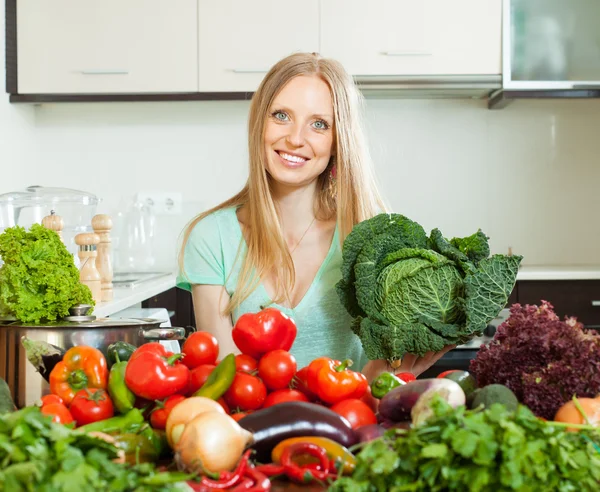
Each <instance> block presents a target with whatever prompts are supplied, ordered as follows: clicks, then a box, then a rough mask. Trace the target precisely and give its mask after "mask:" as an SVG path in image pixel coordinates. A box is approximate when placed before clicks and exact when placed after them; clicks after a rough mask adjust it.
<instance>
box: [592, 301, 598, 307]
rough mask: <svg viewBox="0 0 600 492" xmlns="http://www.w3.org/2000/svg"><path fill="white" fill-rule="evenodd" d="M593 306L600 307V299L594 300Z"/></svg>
mask: <svg viewBox="0 0 600 492" xmlns="http://www.w3.org/2000/svg"><path fill="white" fill-rule="evenodd" d="M592 306H594V307H600V301H592Z"/></svg>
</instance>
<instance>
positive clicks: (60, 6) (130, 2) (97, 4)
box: [17, 0, 198, 94]
mask: <svg viewBox="0 0 600 492" xmlns="http://www.w3.org/2000/svg"><path fill="white" fill-rule="evenodd" d="M197 9H198V5H197V0H170V1H165V0H102V1H97V0H19V1H18V2H17V46H18V48H17V49H18V54H17V56H18V86H19V92H20V93H22V94H36V93H46V94H48V93H57V94H58V93H61V94H64V93H73V94H103V93H168V92H194V91H197V90H198V44H197Z"/></svg>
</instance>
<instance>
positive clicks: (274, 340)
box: [231, 308, 297, 360]
mask: <svg viewBox="0 0 600 492" xmlns="http://www.w3.org/2000/svg"><path fill="white" fill-rule="evenodd" d="M296 332H297V329H296V323H295V322H294V320H293V319H292V318H290V317H289V316H287V315H285V314H284V313H282V312H281V311H280V310H279V309H275V308H265V309H263V310H261V311H259V312H258V313H246V314H243V315H242V316H240V317H239V319H238V320H237V322H236V324H235V326H234V327H233V331H232V332H231V336H232V337H233V341H234V343H235V345H236V347H237V348H239V349H240V351H241V352H242V354H247V355H250V356H252V357H254V358H255V359H257V360H258V359H260V357H261V356H262V355H263V354H266V353H267V352H270V351H271V350H277V349H283V350H289V349H290V348H292V344H293V343H294V340H295V339H296Z"/></svg>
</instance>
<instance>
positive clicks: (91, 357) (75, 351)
mask: <svg viewBox="0 0 600 492" xmlns="http://www.w3.org/2000/svg"><path fill="white" fill-rule="evenodd" d="M107 383H108V368H107V366H106V358H105V357H104V354H102V352H100V351H99V350H98V349H96V348H94V347H87V346H84V345H80V346H77V347H71V348H70V349H69V350H67V352H66V353H65V355H64V356H63V358H62V361H60V362H59V363H58V364H56V365H55V366H54V369H52V372H51V373H50V391H51V392H52V394H54V395H57V396H60V397H61V398H62V399H63V401H64V403H65V405H69V404H70V403H71V401H72V400H73V398H75V393H77V392H78V391H79V390H82V389H85V388H101V389H105V388H106V384H107Z"/></svg>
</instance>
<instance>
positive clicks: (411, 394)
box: [379, 378, 466, 422]
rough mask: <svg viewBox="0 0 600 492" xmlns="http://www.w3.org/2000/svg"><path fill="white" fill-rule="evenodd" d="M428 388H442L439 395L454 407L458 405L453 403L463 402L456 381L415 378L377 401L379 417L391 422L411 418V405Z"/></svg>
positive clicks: (463, 399)
mask: <svg viewBox="0 0 600 492" xmlns="http://www.w3.org/2000/svg"><path fill="white" fill-rule="evenodd" d="M429 390H432V391H433V390H444V391H440V396H442V398H444V399H445V400H447V401H448V402H449V403H451V404H452V406H454V407H456V406H458V405H457V404H455V403H456V402H459V403H458V404H462V405H464V404H465V400H466V397H465V392H464V391H463V390H462V388H461V387H460V385H459V384H458V383H456V382H454V381H451V380H450V379H444V378H432V379H417V380H416V381H411V382H410V383H408V384H405V385H403V386H397V387H396V388H394V389H392V390H391V391H390V392H389V393H387V394H386V395H385V396H384V397H383V398H382V399H381V400H380V401H379V415H380V417H381V418H382V419H383V420H384V421H385V420H391V421H392V422H406V421H409V420H411V411H412V409H413V407H414V406H415V405H416V403H417V401H418V400H419V398H420V397H421V396H422V395H423V394H424V393H425V392H427V391H429ZM460 402H462V403H460Z"/></svg>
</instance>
